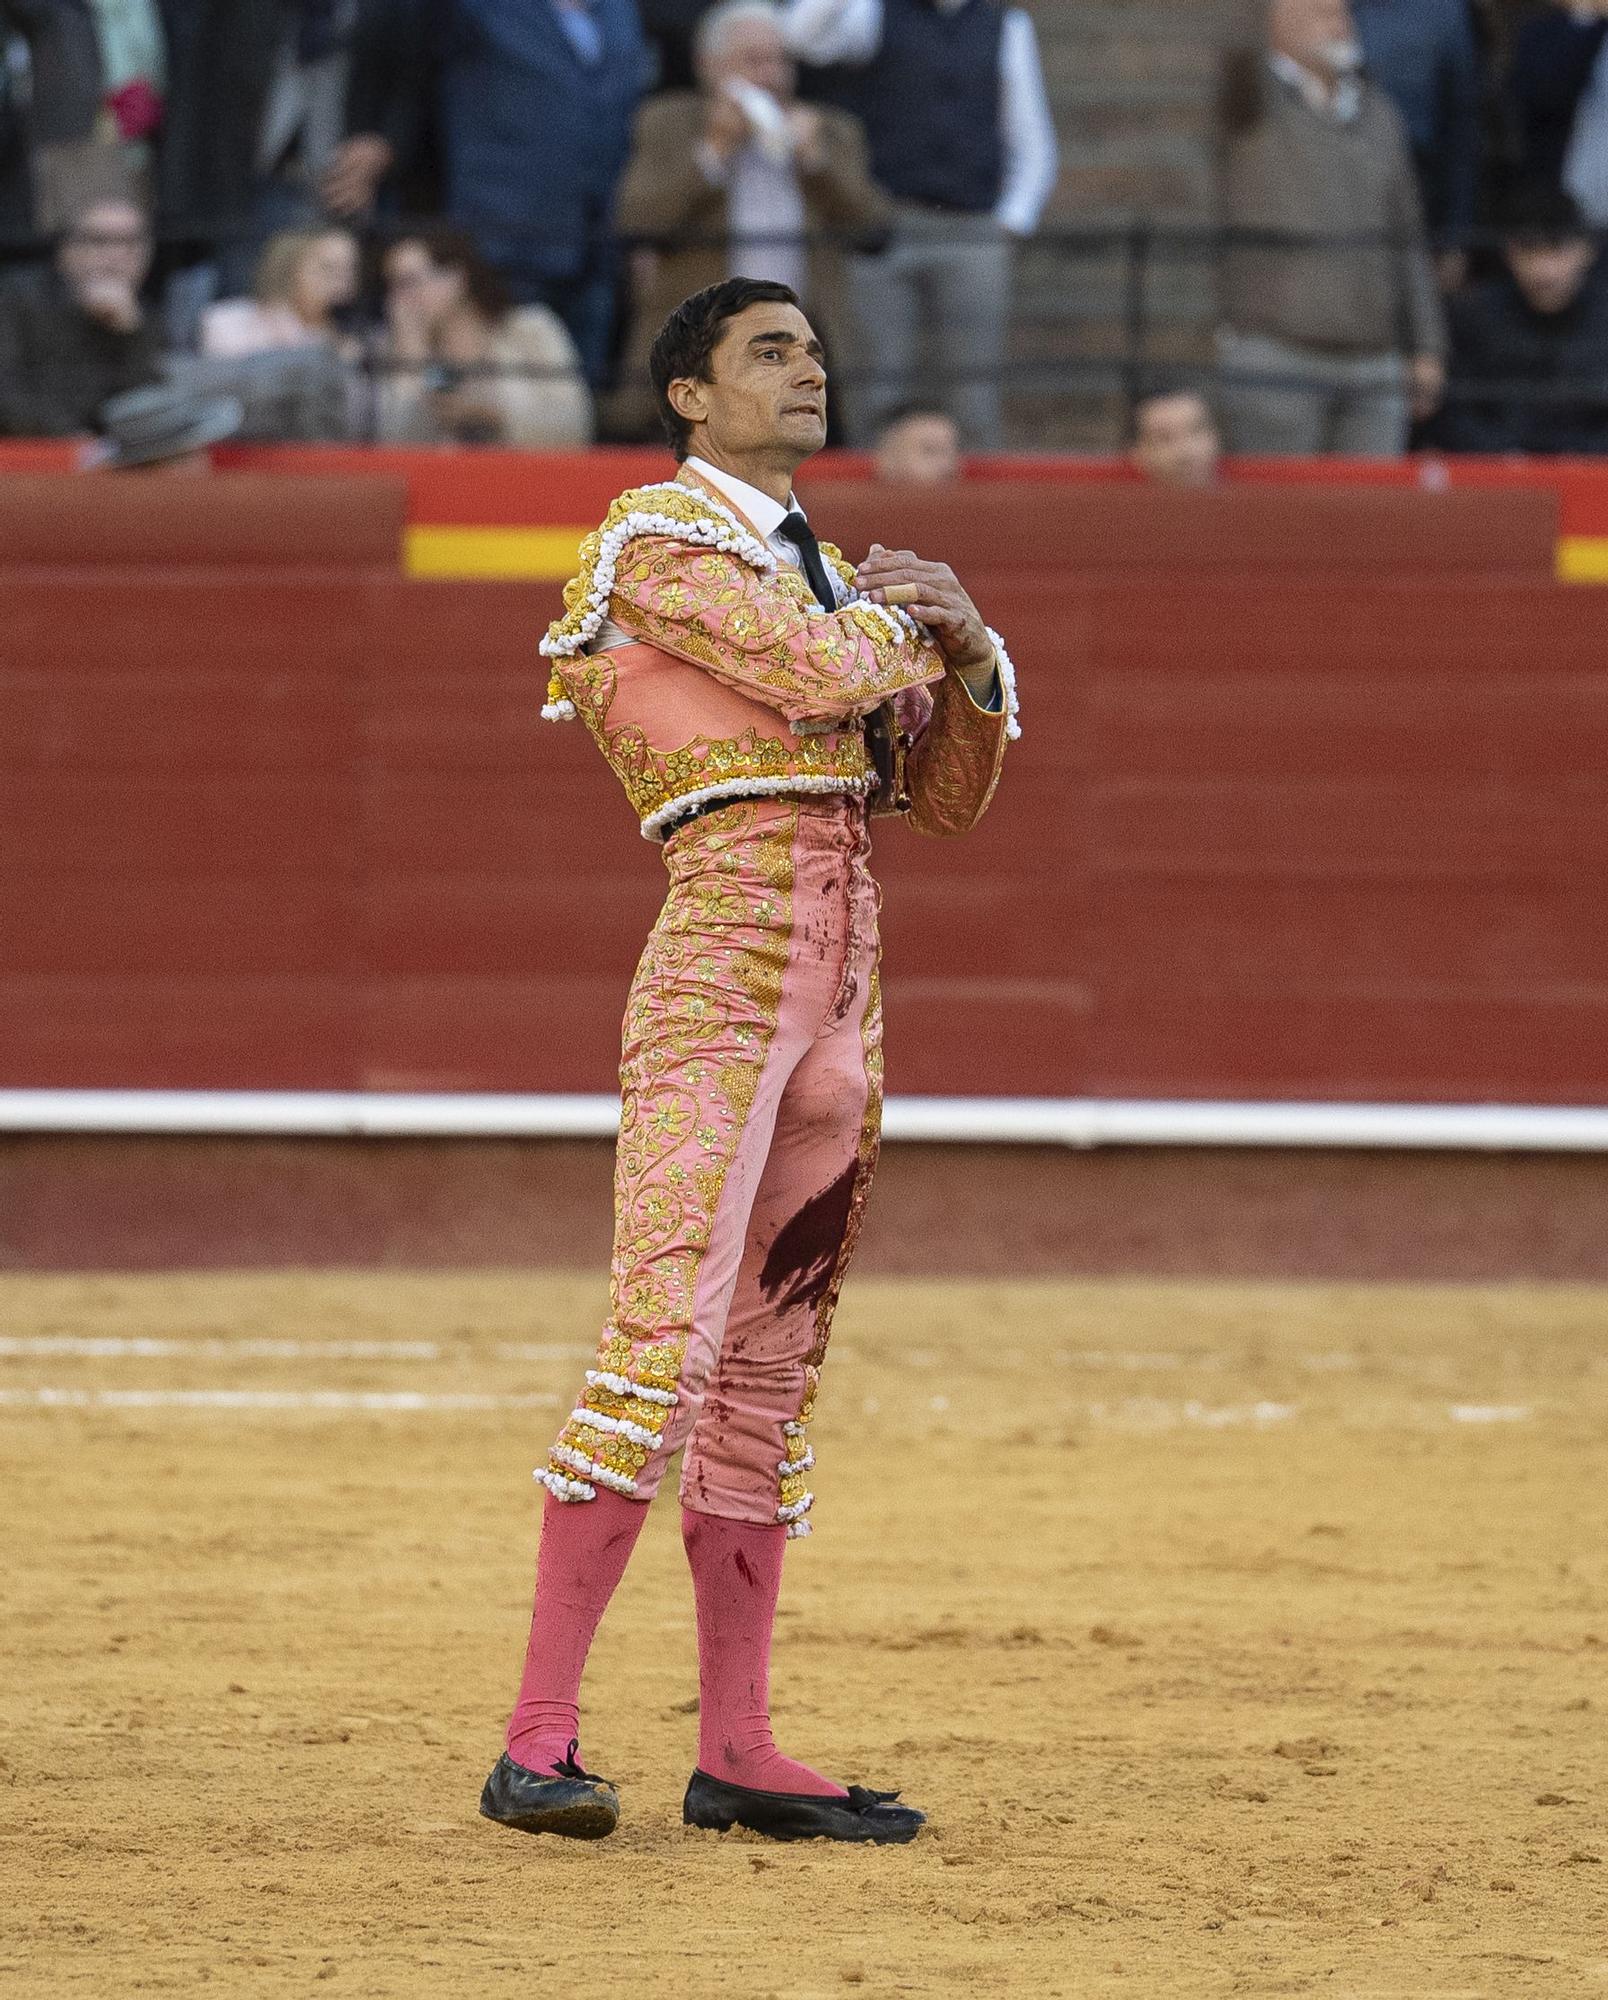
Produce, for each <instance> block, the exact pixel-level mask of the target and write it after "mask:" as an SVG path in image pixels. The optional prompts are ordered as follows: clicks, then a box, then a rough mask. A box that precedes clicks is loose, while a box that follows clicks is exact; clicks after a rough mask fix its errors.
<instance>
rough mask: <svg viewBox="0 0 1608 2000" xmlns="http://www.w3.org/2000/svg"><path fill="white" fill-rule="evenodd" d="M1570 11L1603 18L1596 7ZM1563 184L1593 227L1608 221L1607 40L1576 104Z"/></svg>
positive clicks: (1582, 16) (1586, 18)
mask: <svg viewBox="0 0 1608 2000" xmlns="http://www.w3.org/2000/svg"><path fill="white" fill-rule="evenodd" d="M1569 12H1570V13H1571V14H1572V15H1573V16H1574V18H1575V20H1576V21H1578V22H1580V23H1581V24H1582V25H1584V24H1585V23H1587V22H1589V21H1595V20H1599V19H1601V16H1600V15H1599V14H1598V12H1597V10H1596V9H1595V8H1594V7H1571V8H1570V9H1569ZM1563 184H1564V186H1565V187H1566V188H1567V189H1568V190H1569V192H1570V194H1572V195H1573V196H1574V198H1575V200H1576V201H1577V202H1579V204H1580V207H1581V210H1582V212H1583V213H1584V215H1585V218H1586V220H1587V221H1588V222H1589V223H1591V224H1592V225H1593V227H1595V228H1598V229H1600V228H1602V226H1603V225H1604V224H1605V223H1608V40H1605V41H1604V42H1603V45H1602V47H1601V48H1600V49H1599V50H1598V51H1597V60H1596V61H1595V62H1594V63H1593V64H1592V66H1591V75H1590V76H1589V77H1588V78H1587V80H1586V87H1585V89H1584V90H1583V91H1582V92H1581V93H1580V102H1579V103H1578V104H1577V105H1576V106H1575V115H1574V124H1573V125H1572V126H1571V127H1570V131H1569V146H1568V150H1567V152H1566V153H1565V154H1564V156H1563Z"/></svg>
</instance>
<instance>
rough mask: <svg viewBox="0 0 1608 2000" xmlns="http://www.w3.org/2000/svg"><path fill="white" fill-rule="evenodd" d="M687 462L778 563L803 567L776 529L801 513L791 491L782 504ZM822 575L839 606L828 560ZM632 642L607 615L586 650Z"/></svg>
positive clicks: (700, 462) (841, 598) (698, 462)
mask: <svg viewBox="0 0 1608 2000" xmlns="http://www.w3.org/2000/svg"><path fill="white" fill-rule="evenodd" d="M687 465H688V467H689V468H690V469H691V470H692V471H693V472H696V473H697V474H698V475H699V476H700V477H701V478H703V479H707V480H708V482H709V484H710V485H711V486H713V487H714V488H715V490H716V492H717V493H723V494H724V495H725V496H726V498H727V499H728V500H729V501H730V502H731V504H732V505H733V506H734V507H735V508H736V509H737V512H738V513H739V514H740V515H741V516H742V517H743V519H744V520H746V521H751V522H752V523H753V525H754V527H755V528H756V530H757V531H758V533H759V535H760V536H761V538H762V539H763V541H764V543H765V546H766V548H768V549H769V550H770V552H771V554H772V555H773V556H775V557H776V559H777V560H778V561H779V562H782V563H785V564H786V565H787V567H788V568H789V569H802V568H803V564H802V563H801V562H800V561H799V557H798V550H797V549H796V548H794V546H793V544H792V543H791V542H790V541H788V540H787V538H786V536H784V535H779V534H778V533H777V532H776V531H777V529H778V528H779V527H780V526H781V525H782V523H783V522H784V521H785V520H786V519H787V517H788V515H789V514H790V513H794V512H797V513H800V514H802V513H803V512H804V509H803V508H802V507H800V506H799V504H798V500H797V498H796V497H795V496H794V495H793V494H791V493H789V494H788V496H787V505H786V506H785V507H783V506H781V505H780V504H779V503H778V502H777V501H775V500H773V499H772V498H771V497H770V495H769V494H768V493H761V492H760V490H759V488H758V487H757V486H750V485H749V484H748V481H747V480H746V479H738V478H735V477H734V476H733V475H732V474H731V473H729V472H722V471H721V470H720V468H719V467H718V466H715V465H711V464H710V463H709V461H708V460H707V459H703V458H689V459H688V460H687ZM826 574H827V578H828V581H829V582H830V583H831V585H832V595H833V596H834V597H835V598H836V599H837V601H838V603H839V604H840V605H841V604H843V603H845V602H846V601H847V596H848V593H847V592H846V591H845V590H844V588H843V582H842V579H841V578H840V577H839V576H838V574H837V572H836V571H835V570H834V569H833V568H832V566H831V564H830V563H828V564H827V566H826ZM635 644H636V641H635V640H634V639H633V638H632V637H631V634H630V633H629V632H627V631H625V630H623V629H622V628H621V627H620V626H618V625H616V624H615V622H614V620H613V619H612V618H607V619H605V620H604V621H603V623H602V624H601V625H600V626H599V627H598V631H597V636H596V638H595V639H593V641H592V643H591V645H590V646H589V647H588V648H587V650H588V652H592V653H608V652H612V651H613V650H614V648H615V647H616V646H634V645H635Z"/></svg>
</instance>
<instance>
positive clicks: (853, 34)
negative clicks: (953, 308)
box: [782, 0, 1059, 236]
mask: <svg viewBox="0 0 1608 2000" xmlns="http://www.w3.org/2000/svg"><path fill="white" fill-rule="evenodd" d="M965 4H966V0H938V7H939V10H940V11H941V12H944V13H953V12H954V11H955V10H956V9H958V8H960V7H963V6H964V5H965ZM782 25H783V29H784V32H785V33H786V36H787V45H788V47H789V48H790V49H791V50H792V52H793V54H794V55H795V56H797V57H798V59H799V61H800V62H808V63H821V64H826V63H867V62H869V61H870V60H871V58H872V57H873V56H874V55H875V54H876V52H877V48H878V45H879V44H880V43H881V40H882V0H787V3H786V5H785V6H784V8H783V10H782ZM999 90H1000V126H1001V131H1002V134H1003V137H1004V142H1005V179H1004V185H1003V187H1002V188H1001V190H1000V197H999V200H998V201H997V202H996V203H995V204H994V220H995V221H996V222H997V223H998V224H999V225H1000V227H1001V228H1002V229H1008V230H1009V231H1010V232H1011V234H1012V235H1013V236H1031V235H1032V233H1033V231H1034V230H1035V229H1036V228H1037V227H1038V220H1039V217H1040V216H1041V215H1042V214H1043V212H1044V204H1045V203H1046V202H1047V201H1048V200H1049V198H1050V192H1051V190H1052V189H1053V188H1054V186H1055V176H1056V171H1057V168H1058V165H1059V157H1058V149H1057V146H1056V139H1055V121H1054V120H1053V119H1052V118H1051V116H1050V104H1049V98H1048V97H1047V96H1046V94H1045V90H1044V69H1043V65H1042V64H1041V63H1040V61H1039V49H1038V36H1037V35H1036V34H1035V32H1034V29H1033V17H1032V15H1030V14H1028V13H1027V12H1026V11H1025V10H1024V9H1023V8H1021V7H1008V8H1007V9H1006V10H1005V19H1004V23H1003V26H1002V31H1001V37H1000V45H999Z"/></svg>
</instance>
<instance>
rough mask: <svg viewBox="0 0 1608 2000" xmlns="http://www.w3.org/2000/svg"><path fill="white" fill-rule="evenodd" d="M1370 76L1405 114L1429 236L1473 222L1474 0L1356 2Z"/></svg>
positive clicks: (1450, 240) (1448, 234) (1452, 232)
mask: <svg viewBox="0 0 1608 2000" xmlns="http://www.w3.org/2000/svg"><path fill="white" fill-rule="evenodd" d="M1351 10H1352V13H1353V15H1354V16H1355V18H1356V24H1357V39H1358V41H1359V42H1360V43H1361V45H1362V53H1363V58H1364V61H1365V62H1366V64H1367V70H1368V75H1369V76H1370V77H1371V78H1372V79H1373V81H1374V82H1375V83H1377V84H1378V85H1379V87H1380V88H1381V89H1382V90H1384V91H1385V92H1387V93H1388V95H1389V96H1390V98H1391V99H1392V101H1393V102H1394V104H1395V106H1396V109H1397V110H1398V111H1399V112H1400V113H1401V117H1402V122H1403V124H1404V125H1405V126H1406V128H1407V138H1408V143H1409V144H1410V146H1411V147H1412V155H1413V164H1414V166H1415V167H1416V168H1417V170H1418V185H1419V192H1420V195H1421V198H1422V201H1423V207H1424V218H1425V221H1426V223H1427V225H1428V228H1429V233H1430V237H1431V240H1432V241H1433V242H1434V243H1435V244H1436V245H1437V246H1438V247H1439V248H1441V249H1443V250H1445V251H1449V252H1457V251H1459V250H1461V249H1462V247H1463V245H1464V244H1465V243H1466V242H1467V240H1468V236H1469V232H1470V231H1471V230H1472V229H1473V227H1474V213H1475V208H1476V205H1477V203H1478V200H1479V192H1480V156H1481V151H1482V147H1483V141H1484V131H1483V121H1484V101H1485V85H1484V79H1483V77H1482V75H1481V72H1480V59H1479V48H1478V44H1477V42H1476V40H1475V34H1474V20H1473V15H1472V13H1471V11H1470V8H1469V0H1351Z"/></svg>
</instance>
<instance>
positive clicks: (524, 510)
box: [0, 441, 1608, 584]
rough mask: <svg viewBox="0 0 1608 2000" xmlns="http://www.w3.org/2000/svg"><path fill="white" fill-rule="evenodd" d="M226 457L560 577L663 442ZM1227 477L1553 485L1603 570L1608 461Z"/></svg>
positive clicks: (422, 556) (1030, 468)
mask: <svg viewBox="0 0 1608 2000" xmlns="http://www.w3.org/2000/svg"><path fill="white" fill-rule="evenodd" d="M214 458H215V459H216V461H217V462H218V463H219V464H220V465H221V466H224V467H227V468H232V469H238V470H241V471H256V472H299V473H317V472H330V473H343V474H347V475H351V474H364V473H367V474H374V473H388V474H391V475H392V476H394V477H399V478H401V479H402V480H403V481H405V483H406V486H407V492H408V505H407V524H406V528H405V531H404V533H405V541H404V553H403V560H404V563H405V565H406V568H407V572H408V574H409V575H410V576H416V577H420V578H432V579H442V578H451V579H470V580H483V581H487V582H495V581H522V582H547V583H552V582H560V581H562V580H564V579H565V578H567V577H569V576H571V575H573V574H574V569H575V556H576V551H577V549H578V547H579V545H580V541H581V538H582V536H583V535H585V534H587V533H588V532H589V531H590V530H591V529H592V528H594V527H595V526H596V525H597V523H598V522H599V521H600V520H601V519H602V518H603V515H604V513H605V512H606V511H607V508H608V505H609V502H610V501H611V500H613V499H614V498H615V496H616V495H617V494H619V493H621V492H623V491H624V490H625V488H626V487H628V486H640V485H647V484H649V483H651V482H652V481H654V480H657V479H667V478H669V477H670V476H671V474H672V473H673V472H674V469H675V468H674V466H673V464H672V462H671V460H670V457H669V455H668V453H666V452H663V451H656V450H634V449H633V450H620V449H598V450H593V451H586V452H514V451H510V452H488V451H455V450H447V449H437V450H431V449H410V448H405V447H391V446H367V445H222V446H219V447H217V448H216V450H215V452H214ZM76 463H77V447H76V446H75V445H74V444H72V443H70V442H60V443H57V442H54V441H50V442H31V441H23V442H19V443H5V444H0V475H3V474H4V473H5V472H6V471H15V472H44V471H70V470H72V469H73V468H74V466H75V465H76ZM977 471H978V473H979V474H980V476H982V477H985V478H1014V479H1033V480H1041V481H1044V482H1046V483H1053V482H1056V481H1074V480H1075V481H1078V482H1080V483H1082V482H1087V481H1091V480H1111V479H1124V478H1128V477H1131V476H1132V475H1131V474H1130V473H1129V471H1128V468H1127V467H1126V466H1125V465H1124V464H1123V463H1122V461H1120V460H1116V459H1098V458H1048V457H1033V458H998V459H991V460H989V461H987V462H986V463H984V464H983V465H980V466H979V467H978V468H977ZM865 474H866V464H865V460H864V459H863V457H861V456H859V455H857V454H854V453H847V452H841V453H828V454H827V455H826V457H825V458H823V459H821V460H819V461H818V462H817V463H816V464H815V465H814V466H812V468H811V479H812V481H816V482H818V481H820V480H822V479H831V478H834V477H837V478H848V479H858V478H863V477H864V476H865ZM1233 477H1234V478H1235V479H1236V480H1240V479H1243V480H1251V481H1255V482H1257V483H1272V484H1311V483H1325V484H1369V485H1389V486H1403V487H1406V486H1424V487H1429V488H1431V489H1434V490H1440V489H1443V488H1446V487H1463V488H1481V487H1483V488H1487V489H1489V488H1492V487H1496V488H1509V489H1511V488H1515V487H1518V488H1528V489H1530V490H1532V491H1533V490H1540V491H1543V492H1551V493H1554V494H1556V496H1557V500H1558V562H1557V573H1558V576H1559V577H1560V579H1561V580H1562V581H1563V582H1565V583H1589V584H1608V461H1602V462H1599V461H1596V460H1592V459H1495V458H1490V459H1482V458H1448V459H1425V458H1418V459H1403V460H1400V461H1396V462H1386V461H1378V462H1364V461H1358V460H1343V459H1326V460H1283V461H1280V460H1261V461H1257V462H1253V463H1242V464H1239V465H1236V466H1235V468H1234V471H1233Z"/></svg>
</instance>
